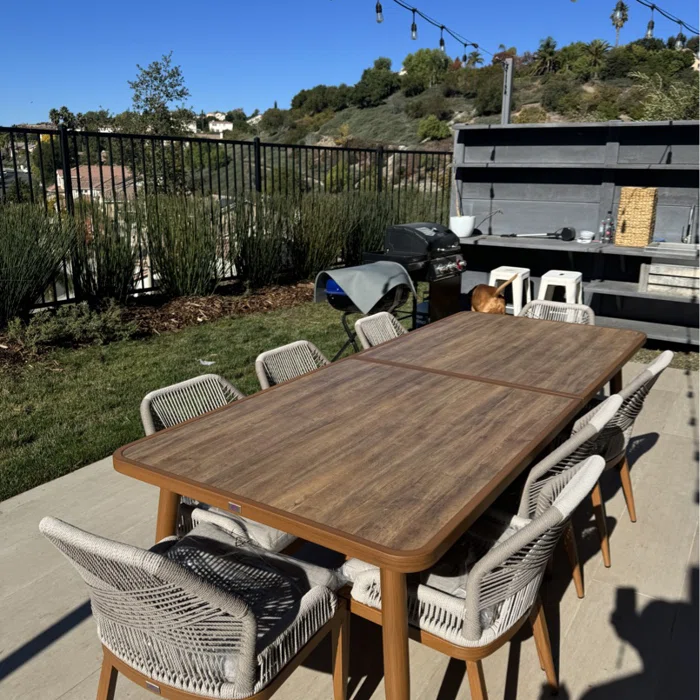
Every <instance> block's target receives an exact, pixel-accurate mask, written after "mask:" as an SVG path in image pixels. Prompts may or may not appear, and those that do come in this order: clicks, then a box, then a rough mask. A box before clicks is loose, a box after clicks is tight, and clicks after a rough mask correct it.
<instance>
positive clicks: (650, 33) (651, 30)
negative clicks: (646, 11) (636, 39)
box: [646, 5, 656, 39]
mask: <svg viewBox="0 0 700 700" xmlns="http://www.w3.org/2000/svg"><path fill="white" fill-rule="evenodd" d="M655 8H656V5H652V6H651V19H650V20H649V23H648V24H647V33H646V38H647V39H653V38H654V9H655Z"/></svg>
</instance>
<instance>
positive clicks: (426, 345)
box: [353, 312, 646, 401]
mask: <svg viewBox="0 0 700 700" xmlns="http://www.w3.org/2000/svg"><path fill="white" fill-rule="evenodd" d="M645 338H646V336H645V335H644V333H640V332H638V331H628V330H619V329H614V328H603V327H600V326H587V325H586V326H584V325H578V324H573V323H561V322H557V321H541V320H536V319H530V318H519V317H515V318H514V317H512V316H499V315H492V314H480V313H474V312H464V313H460V314H455V315H454V316H448V317H447V318H444V319H442V320H440V321H438V322H437V323H433V324H430V325H429V326H425V327H424V328H422V329H419V330H417V331H414V332H413V333H410V334H408V336H405V337H402V338H401V339H400V340H398V341H396V340H395V341H391V342H389V343H384V344H382V345H379V346H377V347H376V348H372V349H370V350H367V351H365V352H363V353H361V354H359V355H355V356H353V357H355V358H356V359H358V360H372V361H381V362H390V363H396V364H399V365H404V366H419V367H421V368H422V369H425V370H430V371H437V372H445V373H449V374H455V375H458V376H461V377H471V378H478V379H480V380H482V381H492V382H497V383H499V384H503V385H506V386H519V387H525V388H528V389H532V390H535V391H546V392H552V393H556V394H561V395H567V396H571V397H576V398H579V399H581V400H582V401H586V400H588V399H589V398H590V397H591V396H593V395H594V394H595V393H596V391H597V390H598V389H599V388H600V387H601V386H602V385H603V384H604V383H605V382H606V381H607V380H609V379H610V378H611V377H612V375H613V374H615V372H616V371H617V370H618V369H619V368H620V367H622V366H623V365H624V364H625V363H626V362H627V361H628V360H629V359H630V358H631V357H632V355H634V353H635V352H636V351H637V350H638V349H639V348H640V347H641V346H642V345H643V343H644V340H645Z"/></svg>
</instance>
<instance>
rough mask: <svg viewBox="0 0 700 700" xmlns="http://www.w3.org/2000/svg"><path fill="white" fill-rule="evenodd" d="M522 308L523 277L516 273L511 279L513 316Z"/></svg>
mask: <svg viewBox="0 0 700 700" xmlns="http://www.w3.org/2000/svg"><path fill="white" fill-rule="evenodd" d="M522 308H523V278H522V277H521V276H520V275H518V276H517V277H516V278H515V279H514V280H513V316H518V315H519V314H520V311H521V310H522Z"/></svg>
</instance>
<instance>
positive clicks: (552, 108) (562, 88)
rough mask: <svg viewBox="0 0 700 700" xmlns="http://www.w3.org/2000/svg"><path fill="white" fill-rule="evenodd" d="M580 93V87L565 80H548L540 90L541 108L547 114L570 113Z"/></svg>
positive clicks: (560, 78)
mask: <svg viewBox="0 0 700 700" xmlns="http://www.w3.org/2000/svg"><path fill="white" fill-rule="evenodd" d="M580 93H581V87H580V86H579V85H578V84H577V83H576V82H574V81H572V80H569V79H567V78H562V77H556V78H550V79H549V80H547V82H546V83H545V84H544V86H543V88H542V98H541V99H542V106H543V107H544V108H545V109H546V110H547V111H549V112H561V113H563V112H564V110H565V109H567V110H569V111H571V110H572V108H573V107H574V105H575V101H576V100H577V99H578V96H579V95H580Z"/></svg>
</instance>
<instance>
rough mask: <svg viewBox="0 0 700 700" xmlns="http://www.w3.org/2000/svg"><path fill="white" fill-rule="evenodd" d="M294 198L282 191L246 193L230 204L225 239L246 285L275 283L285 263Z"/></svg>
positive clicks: (294, 207) (254, 285)
mask: <svg viewBox="0 0 700 700" xmlns="http://www.w3.org/2000/svg"><path fill="white" fill-rule="evenodd" d="M297 201H298V198H297V197H289V196H287V195H285V194H273V195H263V194H255V193H250V194H248V195H246V196H240V197H238V198H237V199H236V201H235V203H234V204H233V205H232V210H233V211H232V212H231V224H230V226H231V229H230V232H229V240H230V244H231V245H232V247H233V253H234V259H235V261H236V271H237V273H238V276H239V277H240V278H241V279H242V280H243V281H244V282H245V284H246V285H247V286H248V287H250V288H252V289H257V288H259V287H264V286H266V285H269V284H275V283H277V282H279V279H280V276H281V275H282V273H283V272H284V270H285V269H287V268H288V267H289V254H288V244H289V241H290V240H291V239H292V236H293V226H294V225H295V223H296V221H297V216H298V215H297V211H296V207H297Z"/></svg>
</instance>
